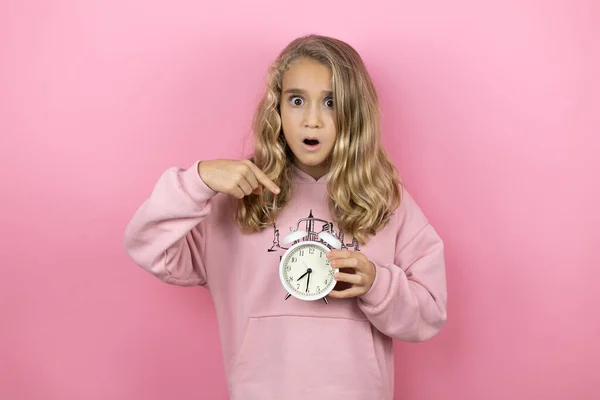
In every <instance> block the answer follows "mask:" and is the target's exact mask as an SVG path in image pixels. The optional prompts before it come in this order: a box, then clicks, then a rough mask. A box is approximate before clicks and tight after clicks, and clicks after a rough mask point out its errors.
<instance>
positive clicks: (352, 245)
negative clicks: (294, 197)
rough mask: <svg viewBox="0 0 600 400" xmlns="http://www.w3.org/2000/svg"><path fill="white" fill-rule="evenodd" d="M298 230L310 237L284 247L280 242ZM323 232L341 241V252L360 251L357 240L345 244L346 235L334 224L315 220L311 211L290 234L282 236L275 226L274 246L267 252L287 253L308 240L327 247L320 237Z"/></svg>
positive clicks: (274, 225)
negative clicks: (280, 251)
mask: <svg viewBox="0 0 600 400" xmlns="http://www.w3.org/2000/svg"><path fill="white" fill-rule="evenodd" d="M297 230H303V231H305V232H307V233H308V235H307V236H305V237H303V238H302V239H299V240H296V241H294V242H292V243H289V244H287V245H283V244H282V243H281V242H280V240H283V238H284V237H285V236H286V235H288V234H290V233H292V232H295V231H297ZM321 232H328V233H330V234H332V235H333V236H335V237H336V238H337V239H339V241H340V243H341V244H342V248H341V250H353V251H360V244H359V243H358V241H357V240H356V239H354V238H352V240H351V241H350V242H349V243H345V242H344V233H343V232H341V231H340V230H336V229H335V227H334V224H333V222H331V221H327V220H325V219H322V218H315V217H314V216H313V213H312V210H310V212H309V213H308V217H306V218H301V219H299V220H298V221H297V222H296V226H295V227H290V229H289V232H287V233H284V234H281V233H280V231H279V229H278V228H277V224H273V244H272V246H271V248H269V249H268V250H267V251H268V252H269V253H271V252H275V251H279V250H283V251H285V250H287V249H289V248H290V247H291V246H292V245H294V244H296V243H298V242H300V241H306V240H311V241H315V242H319V243H323V244H325V245H327V243H326V242H324V241H323V240H321V238H320V237H319V233H321ZM285 246H287V247H285Z"/></svg>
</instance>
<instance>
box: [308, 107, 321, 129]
mask: <svg viewBox="0 0 600 400" xmlns="http://www.w3.org/2000/svg"><path fill="white" fill-rule="evenodd" d="M304 110H305V111H304V127H306V128H320V127H321V126H323V119H322V115H321V108H320V107H319V105H318V104H314V103H313V104H312V105H311V106H309V107H306V108H305V109H304Z"/></svg>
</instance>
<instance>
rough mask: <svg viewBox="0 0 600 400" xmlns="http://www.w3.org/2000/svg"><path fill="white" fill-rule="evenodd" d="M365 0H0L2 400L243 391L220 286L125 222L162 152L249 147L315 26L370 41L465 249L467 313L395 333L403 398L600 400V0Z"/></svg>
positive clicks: (453, 302)
mask: <svg viewBox="0 0 600 400" xmlns="http://www.w3.org/2000/svg"><path fill="white" fill-rule="evenodd" d="M367 3H368V6H366V5H362V6H359V5H355V6H351V5H350V4H349V3H348V2H345V1H344V2H336V1H304V2H283V1H282V2H274V1H270V2H269V1H265V0H255V1H250V2H245V1H244V2H242V1H239V2H237V3H236V4H230V3H229V2H226V1H217V2H203V1H191V0H190V1H181V0H170V1H164V2H161V1H156V0H154V1H141V0H127V1H125V0H110V1H102V2H100V1H96V2H91V1H89V2H85V1H76V0H63V1H52V2H50V1H37V2H36V1H16V0H15V1H3V2H2V3H1V5H0V132H1V142H0V163H1V168H0V178H1V181H2V183H3V185H2V197H1V198H2V203H1V204H2V207H1V210H0V232H1V238H2V240H1V241H0V251H1V254H2V262H1V268H2V269H1V273H2V274H1V276H0V317H1V320H0V321H1V322H0V398H1V399H6V400H9V399H11V400H12V399H23V400H25V399H40V400H41V399H44V400H50V399H52V400H54V399H56V400H71V399H73V400H75V399H86V400H95V399H112V400H121V399H123V400H125V399H127V400H129V399H179V400H185V399H211V400H212V399H217V400H218V399H225V398H226V392H225V379H224V373H223V367H222V360H221V353H220V343H219V338H218V331H217V326H216V322H215V313H214V311H213V308H212V307H213V305H212V303H211V300H210V298H209V297H208V295H207V293H206V292H205V291H204V290H202V289H183V288H177V287H174V286H169V285H166V284H163V283H161V282H159V281H158V280H156V279H155V278H153V277H151V276H149V275H148V274H146V273H144V272H143V271H142V270H141V269H139V268H138V267H136V266H135V265H133V264H132V262H131V261H129V259H127V258H126V256H125V254H124V252H123V250H122V237H123V230H124V228H125V225H126V224H127V222H128V220H129V218H130V217H131V215H132V213H133V212H134V210H135V208H136V207H137V206H138V205H139V204H140V202H141V201H142V200H143V199H144V198H145V197H146V196H147V195H148V194H149V192H150V190H151V189H152V186H153V184H154V182H155V181H156V179H157V178H158V176H159V174H160V173H161V172H162V171H163V170H164V169H165V168H167V167H168V166H171V165H180V166H188V165H191V163H192V162H193V161H194V160H196V159H198V158H217V157H239V155H240V154H241V152H242V151H243V150H244V144H243V143H244V142H243V140H242V138H244V137H247V135H248V130H249V128H248V127H249V120H250V118H251V114H252V111H253V108H254V106H255V104H256V102H257V100H258V97H259V95H260V92H261V89H262V87H263V84H264V76H265V72H266V69H267V66H268V64H269V62H270V61H271V60H272V59H273V58H274V57H275V56H276V54H277V52H278V51H279V50H280V49H281V48H282V47H283V46H284V45H285V44H286V43H287V42H288V41H290V40H291V39H293V38H294V37H296V36H298V35H301V34H305V33H309V32H319V33H323V34H328V35H333V36H337V37H340V38H342V39H344V40H347V41H348V42H350V43H351V44H352V45H354V46H355V47H356V48H357V50H359V52H360V53H361V54H362V55H363V57H364V59H365V60H366V62H367V64H368V67H369V69H370V71H371V72H372V75H373V77H374V80H375V81H376V84H377V85H378V88H379V91H380V94H381V99H382V107H383V112H384V114H385V115H384V129H385V132H384V141H385V143H386V145H387V146H388V149H389V151H390V153H391V155H392V156H393V159H394V161H395V162H396V164H397V165H398V167H399V168H400V171H401V173H402V175H403V178H404V180H405V182H406V184H407V186H408V187H409V188H410V189H411V190H412V192H413V195H414V196H415V197H416V199H417V200H418V201H419V203H420V204H421V205H422V207H423V208H424V210H425V211H426V213H427V214H428V216H429V217H430V219H431V220H432V221H433V223H434V224H435V226H436V227H437V229H438V230H439V232H440V233H441V235H442V236H443V237H444V239H445V241H446V244H447V251H448V253H447V255H448V286H449V299H450V303H449V321H448V324H447V326H446V327H445V329H444V330H443V332H442V333H441V334H440V335H439V336H438V337H436V338H435V339H434V340H432V341H430V342H427V343H422V344H402V343H397V344H398V346H397V349H396V356H397V357H396V359H397V375H396V383H397V389H396V394H397V398H398V399H406V400H430V399H445V400H459V399H460V400H465V399H467V400H471V399H473V400H481V399H486V400H494V399H509V398H510V399H513V400H525V399H527V400H530V399H546V400H547V399H561V400H563V399H567V398H569V399H571V398H572V399H579V400H581V399H598V398H600V367H599V361H598V360H599V359H600V344H599V343H600V340H599V339H600V312H599V310H598V304H599V303H600V286H599V284H598V280H599V279H600V272H599V270H600V256H599V253H598V248H599V247H600V230H599V229H598V226H599V225H600V212H599V211H598V205H599V204H600V193H599V187H600V184H599V180H600V178H599V175H600V162H599V161H598V159H597V158H596V157H597V156H598V152H599V150H600V139H599V135H600V120H599V119H600V117H599V114H600V110H599V109H600V105H599V101H600V98H599V93H600V79H599V78H598V76H599V74H598V71H600V60H599V45H598V40H599V37H600V3H599V2H597V1H594V0H589V1H569V0H564V1H544V0H539V1H534V0H508V1H507V0H494V1H486V2H481V1H475V0H471V1H469V0H456V1H453V2H448V1H441V0H438V1H433V0H431V1H421V2H414V1H410V2H409V1H369V2H367ZM367 3H365V4H367ZM484 3H485V5H484ZM270 13H273V14H272V15H271V16H269V14H270ZM332 339H335V338H332Z"/></svg>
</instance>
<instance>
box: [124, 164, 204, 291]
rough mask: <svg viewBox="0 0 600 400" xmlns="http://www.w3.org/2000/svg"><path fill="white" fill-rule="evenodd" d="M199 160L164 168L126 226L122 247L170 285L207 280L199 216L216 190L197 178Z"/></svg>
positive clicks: (199, 282) (189, 284)
mask: <svg viewBox="0 0 600 400" xmlns="http://www.w3.org/2000/svg"><path fill="white" fill-rule="evenodd" d="M198 163H199V162H196V163H195V164H194V166H193V167H191V168H189V169H187V170H183V169H179V168H170V169H168V170H167V171H165V172H164V173H163V174H162V175H161V177H160V178H159V180H158V182H157V183H156V185H155V187H154V190H153V191H152V193H151V195H150V197H149V198H148V199H146V200H145V201H144V202H143V203H142V205H141V206H140V207H139V208H138V209H137V211H136V212H135V214H134V215H133V218H132V219H131V221H130V222H129V224H128V225H127V228H126V229H125V238H124V247H125V251H126V253H127V255H128V256H129V257H130V258H131V259H132V260H133V262H135V263H136V264H137V265H138V266H140V267H142V268H143V269H144V270H146V271H148V272H149V273H151V274H152V275H154V276H156V277H157V278H159V279H160V280H161V281H163V282H166V283H170V284H174V285H180V286H192V285H205V284H206V269H205V265H204V260H203V259H204V257H203V255H204V242H205V232H204V224H203V223H202V221H204V219H205V218H206V217H207V216H208V215H209V213H210V209H211V204H210V200H211V199H212V197H213V196H214V195H215V194H216V192H214V191H213V190H212V189H210V188H209V187H208V186H207V185H206V184H205V183H204V182H203V181H202V179H201V178H200V175H199V174H198Z"/></svg>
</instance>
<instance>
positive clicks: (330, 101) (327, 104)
mask: <svg viewBox="0 0 600 400" xmlns="http://www.w3.org/2000/svg"><path fill="white" fill-rule="evenodd" d="M325 107H327V108H333V99H332V98H331V97H328V98H326V99H325Z"/></svg>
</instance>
